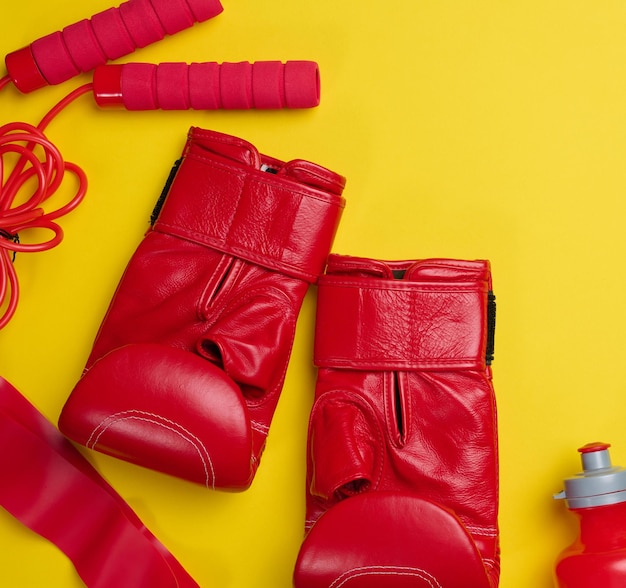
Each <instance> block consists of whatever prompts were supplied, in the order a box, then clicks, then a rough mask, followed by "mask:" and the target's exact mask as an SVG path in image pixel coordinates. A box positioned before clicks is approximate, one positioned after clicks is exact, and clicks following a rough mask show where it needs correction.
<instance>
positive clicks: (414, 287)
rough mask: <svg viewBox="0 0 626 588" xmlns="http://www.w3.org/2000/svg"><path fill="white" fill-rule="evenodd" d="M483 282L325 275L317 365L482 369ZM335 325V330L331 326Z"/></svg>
mask: <svg viewBox="0 0 626 588" xmlns="http://www.w3.org/2000/svg"><path fill="white" fill-rule="evenodd" d="M487 288H488V287H487V284H486V283H485V282H481V281H477V282H454V283H449V284H441V283H433V282H409V281H403V280H380V279H372V278H367V277H363V278H362V277H343V276H329V275H326V276H322V277H321V278H320V282H319V288H318V302H317V321H316V323H317V325H322V326H323V328H318V329H316V334H315V350H314V353H315V364H316V365H317V366H319V367H331V368H339V369H340V368H345V369H357V370H448V369H484V367H485V355H486V344H487V342H486V333H487V297H488V290H487ZM331 325H332V327H331Z"/></svg>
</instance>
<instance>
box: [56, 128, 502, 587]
mask: <svg viewBox="0 0 626 588" xmlns="http://www.w3.org/2000/svg"><path fill="white" fill-rule="evenodd" d="M344 185H345V179H344V178H343V177H341V176H340V175H338V174H336V173H334V172H332V171H330V170H328V169H325V168H323V167H321V166H319V165H316V164H313V163H311V162H307V161H303V160H293V161H289V162H287V163H285V162H282V161H279V160H277V159H274V158H272V157H268V156H266V155H263V154H261V153H259V151H258V150H257V149H256V148H255V147H254V146H252V145H251V144H250V143H248V142H246V141H244V140H241V139H239V138H235V137H231V136H228V135H223V134H220V133H216V132H211V131H206V130H201V129H198V128H192V129H191V131H190V133H189V136H188V141H187V143H186V145H185V148H184V151H183V154H182V156H181V158H180V159H179V161H178V162H177V163H176V165H175V166H174V168H173V170H172V173H171V174H170V177H169V179H168V182H167V185H166V187H165V189H164V191H163V194H162V195H161V198H160V199H159V202H158V203H157V206H156V208H155V210H154V213H153V215H152V219H151V225H150V228H149V230H148V231H147V233H146V235H145V237H144V239H143V241H142V242H141V243H140V244H139V246H138V248H137V250H136V251H135V253H134V255H133V256H132V258H131V260H130V262H129V265H128V267H127V269H126V271H125V273H124V275H123V277H122V279H121V281H120V283H119V286H118V288H117V291H116V293H115V295H114V298H113V300H112V302H111V305H110V307H109V310H108V312H107V314H106V317H105V318H104V320H103V322H102V325H101V327H100V330H99V333H98V335H97V338H96V340H95V343H94V346H93V349H92V352H91V355H90V357H89V359H88V361H87V365H86V368H85V371H84V373H83V375H82V377H81V379H80V381H79V382H78V384H77V385H76V387H75V389H74V390H73V391H72V393H71V395H70V397H69V399H68V401H67V403H66V404H65V406H64V408H63V411H62V413H61V416H60V420H59V427H60V429H61V431H62V432H63V433H64V434H65V435H66V436H68V437H69V438H70V439H72V440H74V441H76V442H78V443H80V444H83V445H85V446H86V447H88V448H91V449H95V450H98V451H101V452H103V453H106V454H109V455H113V456H115V457H118V458H121V459H124V460H127V461H129V462H132V463H136V464H138V465H141V466H144V467H148V468H152V469H155V470H159V471H162V472H165V473H168V474H171V475H174V476H178V477H180V478H184V479H187V480H191V481H193V482H197V483H200V484H203V485H206V486H207V487H209V488H221V489H231V490H233V489H234V490H237V489H239V490H243V489H245V488H247V487H248V486H249V485H250V484H251V482H252V480H253V478H254V475H255V472H256V470H257V467H258V465H259V460H260V458H261V454H262V452H263V450H264V447H265V442H266V437H267V434H268V431H269V427H270V424H271V421H272V417H273V414H274V411H275V408H276V405H277V402H278V399H279V395H280V393H281V389H282V387H283V382H284V378H285V371H286V368H287V364H288V361H289V358H290V354H291V349H292V345H293V340H294V333H295V328H296V320H297V317H298V313H299V311H300V307H301V304H302V302H303V298H304V296H305V294H306V292H307V289H308V287H309V285H311V284H316V285H317V315H316V325H315V348H314V356H315V357H314V360H315V365H316V366H317V367H318V375H317V384H316V390H315V401H314V404H313V408H312V412H311V417H310V424H309V436H308V451H307V460H308V461H307V481H306V482H307V483H306V496H307V518H306V534H305V538H304V541H303V544H302V547H301V549H300V554H299V557H298V560H297V562H296V566H295V572H294V585H295V586H296V587H297V588H341V587H344V588H357V587H358V588H373V587H377V588H403V587H409V586H411V587H419V588H426V587H428V588H495V587H496V586H497V585H498V578H499V546H498V537H499V533H498V526H497V510H498V463H497V431H496V409H495V399H494V392H493V387H492V379H491V371H490V367H489V364H490V361H491V357H492V353H493V329H494V321H495V303H494V298H493V294H492V287H491V276H490V268H489V264H488V262H486V261H461V260H452V259H423V260H409V261H393V262H389V261H381V260H376V259H366V258H360V257H352V256H343V255H336V254H329V252H330V250H331V246H332V242H333V239H334V236H335V232H336V229H337V226H338V223H339V220H340V216H341V213H342V210H343V207H344V199H343V196H342V192H343V189H344Z"/></svg>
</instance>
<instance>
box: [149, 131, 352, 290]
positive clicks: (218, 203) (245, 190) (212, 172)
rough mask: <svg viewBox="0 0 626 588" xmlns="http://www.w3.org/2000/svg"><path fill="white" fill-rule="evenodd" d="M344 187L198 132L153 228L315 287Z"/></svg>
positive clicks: (335, 179) (327, 176)
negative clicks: (192, 195)
mask: <svg viewBox="0 0 626 588" xmlns="http://www.w3.org/2000/svg"><path fill="white" fill-rule="evenodd" d="M265 160H266V161H267V163H265ZM262 168H268V171H262ZM268 172H269V173H268ZM343 182H344V180H343V178H342V177H341V176H339V175H337V174H335V173H334V172H331V171H330V170H327V169H325V168H322V167H321V166H317V165H315V164H313V163H310V162H306V161H300V160H295V161H291V162H289V163H282V162H278V161H276V160H274V159H271V160H269V159H267V158H265V159H264V158H263V156H261V155H259V154H258V152H256V150H255V149H254V147H252V146H251V145H249V144H247V143H246V142H244V141H241V140H234V139H232V140H231V139H230V138H229V137H227V136H226V135H221V134H220V133H213V132H210V131H200V130H192V132H191V136H190V140H189V143H188V147H187V149H186V150H185V154H184V156H183V160H182V163H181V164H180V167H179V169H178V171H177V173H176V181H175V182H171V187H170V190H169V192H168V193H167V195H166V198H165V201H164V204H163V208H162V209H161V211H160V213H158V217H157V219H156V222H155V223H154V227H153V228H154V230H156V231H160V232H162V233H166V234H170V235H174V236H177V237H180V238H183V239H186V240H188V241H192V242H194V243H197V244H200V245H205V246H207V247H211V248H213V249H217V250H219V251H222V252H224V253H228V254H231V255H235V256H237V257H240V258H242V259H245V260H247V261H250V262H252V263H256V264H258V265H261V266H263V267H265V268H267V269H270V270H275V271H279V272H281V273H283V274H286V275H289V276H292V277H295V278H299V279H302V280H306V281H308V282H315V281H316V280H317V278H318V276H319V275H320V274H321V273H322V272H323V268H324V265H325V262H326V257H327V255H328V251H329V250H330V247H331V244H332V241H333V238H334V235H335V231H336V227H337V224H338V222H339V217H340V215H341V211H342V209H343V206H344V201H343V198H342V197H341V196H339V195H338V194H337V192H340V191H341V189H342V188H343ZM190 193H193V194H194V199H193V202H192V203H191V205H190V203H189V200H190V199H189V194H190Z"/></svg>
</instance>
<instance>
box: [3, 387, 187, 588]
mask: <svg viewBox="0 0 626 588" xmlns="http://www.w3.org/2000/svg"><path fill="white" fill-rule="evenodd" d="M0 469H1V470H2V476H0V506H2V507H4V508H5V509H6V510H7V511H8V512H10V513H11V514H12V515H13V516H14V517H15V518H16V519H18V520H19V521H20V522H22V523H23V524H24V525H26V526H27V527H28V528H30V529H31V530H33V531H35V532H36V533H38V534H39V535H41V536H42V537H45V538H46V539H48V540H49V541H51V542H52V543H54V544H55V545H56V546H57V547H58V548H59V549H60V550H61V551H63V553H65V554H66V555H67V556H68V557H69V558H70V560H71V561H72V563H73V564H74V567H75V568H76V571H77V572H78V574H79V576H80V577H81V578H82V580H83V581H84V582H85V584H86V585H87V586H88V587H89V588H144V587H145V588H148V587H149V588H198V584H197V583H196V582H195V581H194V580H193V579H192V578H191V577H190V576H189V574H188V573H187V572H186V571H185V570H184V569H183V567H182V566H181V564H180V563H179V562H178V561H177V560H176V559H175V558H174V556H173V555H172V554H171V553H170V552H169V551H168V550H167V548H166V547H165V546H164V545H163V544H162V543H160V542H159V540H158V539H157V538H156V537H155V536H154V535H152V533H151V532H150V531H149V530H148V529H146V527H145V526H144V524H143V523H142V522H141V520H140V519H139V518H138V516H137V515H136V514H135V513H134V512H133V510H132V509H131V508H130V506H129V505H128V504H127V503H126V502H124V500H123V499H122V497H121V496H119V494H117V493H116V492H115V490H114V489H113V488H112V487H111V486H110V485H109V484H108V483H107V482H106V481H105V480H104V479H103V478H102V476H100V474H99V473H98V472H97V471H96V470H95V469H94V468H93V467H92V466H91V465H90V464H89V462H87V460H86V459H85V458H84V457H83V456H82V455H81V453H79V451H78V450H77V449H76V448H75V447H74V446H73V445H72V444H71V443H70V442H69V441H68V440H67V439H66V438H65V437H63V435H62V434H61V433H60V432H59V431H58V430H57V429H56V427H54V425H52V424H51V423H50V422H49V421H48V420H47V419H46V418H45V417H43V416H42V415H41V414H40V413H39V412H38V411H37V409H36V408H35V407H34V406H32V405H31V404H30V403H29V402H28V400H26V399H25V398H24V397H23V396H22V395H21V394H20V393H19V392H18V391H17V390H16V389H15V388H14V387H13V386H12V385H11V384H9V383H8V382H7V381H6V380H4V379H2V378H0Z"/></svg>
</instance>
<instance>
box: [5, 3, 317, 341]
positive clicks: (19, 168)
mask: <svg viewBox="0 0 626 588" xmlns="http://www.w3.org/2000/svg"><path fill="white" fill-rule="evenodd" d="M222 10H223V8H222V5H221V4H220V2H219V0H128V1H127V2H124V3H123V4H120V5H119V7H117V8H110V9H108V10H104V11H102V12H99V13H97V14H95V15H94V16H92V17H91V18H90V19H84V20H81V21H79V22H76V23H74V24H72V25H69V26H67V27H65V28H64V29H63V30H62V31H57V32H55V33H52V34H50V35H47V36H45V37H41V38H40V39H37V40H36V41H34V42H32V43H31V44H30V45H28V46H26V47H24V48H22V49H19V50H17V51H14V52H12V53H9V54H8V55H7V56H6V57H5V66H6V70H7V74H6V75H5V76H4V77H2V78H0V92H1V91H2V90H4V89H5V88H7V87H9V86H10V85H11V84H12V85H13V86H14V87H15V88H17V89H18V90H19V91H20V92H22V93H30V92H32V91H34V90H37V89H39V88H42V87H44V86H48V85H57V84H61V83H63V82H65V81H67V80H69V79H71V78H73V77H75V76H77V75H79V74H81V73H87V72H91V71H93V78H92V81H91V82H90V83H87V84H84V85H82V86H80V87H78V88H76V89H75V90H73V91H72V92H70V93H69V94H68V95H67V96H66V97H65V98H63V99H62V100H61V101H60V102H58V103H57V104H56V105H55V106H54V107H53V108H52V109H51V110H50V111H49V112H48V113H47V114H46V115H45V116H44V117H43V118H42V120H41V122H40V123H39V124H38V125H36V126H34V125H31V124H28V123H23V122H13V123H8V124H5V125H2V126H0V309H3V310H2V312H1V313H0V330H1V329H3V328H4V327H5V326H6V325H7V324H8V323H9V321H10V320H11V318H12V317H13V315H14V314H15V311H16V308H17V304H18V300H19V284H18V278H17V273H16V271H15V267H14V261H15V256H16V254H17V253H22V252H39V251H46V250H48V249H52V248H53V247H56V246H57V245H58V244H59V243H60V242H61V241H62V239H63V230H62V228H61V226H60V225H59V224H58V222H57V221H58V219H59V218H61V217H63V216H65V215H66V214H68V213H69V212H71V211H72V210H74V209H75V208H76V207H77V206H78V205H79V204H80V203H81V201H82V200H83V198H84V196H85V194H86V192H87V175H86V174H85V172H84V171H83V170H82V169H81V168H80V167H79V166H78V165H76V164H75V163H72V162H69V161H65V160H64V159H63V156H62V155H61V152H60V151H59V149H58V148H57V147H56V146H55V145H54V144H53V143H52V142H51V141H50V140H49V139H48V138H47V136H46V134H45V130H46V128H47V127H48V125H49V124H50V122H51V121H52V120H53V119H54V118H55V117H56V116H57V115H58V114H59V113H60V112H61V111H62V110H64V109H65V108H66V107H67V106H68V105H70V104H71V103H72V102H74V101H75V100H76V99H77V98H79V97H80V96H82V95H84V94H87V93H92V94H93V96H94V99H95V101H96V104H97V105H98V106H100V107H104V108H106V107H110V106H120V107H123V108H126V109H127V110H155V109H162V110H188V109H194V110H216V109H251V108H255V109H275V108H310V107H314V106H317V105H318V104H319V101H320V79H319V69H318V65H317V64H316V63H315V62H312V61H287V62H285V63H283V62H280V61H257V62H253V63H250V62H239V63H215V62H205V63H191V64H187V63H161V64H150V63H126V64H122V65H119V64H109V63H108V62H109V61H113V60H115V59H118V58H120V57H122V56H125V55H128V54H130V53H132V52H133V51H134V50H135V49H139V48H142V47H145V46H147V45H149V44H151V43H154V42H156V41H159V40H161V39H163V38H164V37H165V36H166V35H173V34H175V33H177V32H179V31H182V30H184V29H187V28H190V27H191V26H193V25H194V24H195V23H200V22H204V21H206V20H209V19H211V18H213V17H215V16H217V15H218V14H220V13H221V12H222ZM11 165H12V167H11ZM66 173H69V174H72V175H73V176H74V177H75V179H76V180H77V182H78V186H77V189H76V191H75V193H74V195H73V196H72V197H71V199H70V200H69V201H68V202H67V203H66V204H64V205H63V206H60V207H59V208H56V209H54V210H52V211H46V210H45V204H46V201H48V200H49V199H50V198H51V197H52V196H53V195H54V194H56V193H57V191H58V190H59V188H60V187H61V185H62V184H63V182H64V179H65V176H66ZM37 229H39V230H41V229H44V230H45V231H46V234H49V233H50V232H51V233H52V236H51V237H50V238H48V239H47V240H43V241H39V242H22V241H21V238H20V236H21V235H23V234H24V233H26V232H28V234H30V235H32V234H33V233H32V232H33V231H35V230H37Z"/></svg>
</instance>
